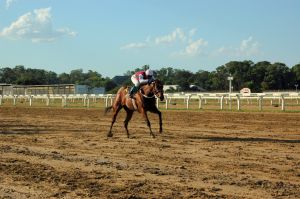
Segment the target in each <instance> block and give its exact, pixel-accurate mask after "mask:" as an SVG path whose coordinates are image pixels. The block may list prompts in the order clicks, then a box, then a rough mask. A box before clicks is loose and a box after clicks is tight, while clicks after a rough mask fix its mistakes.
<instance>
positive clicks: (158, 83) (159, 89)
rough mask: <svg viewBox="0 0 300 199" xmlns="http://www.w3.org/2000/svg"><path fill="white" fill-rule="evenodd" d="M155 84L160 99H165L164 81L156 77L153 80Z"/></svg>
mask: <svg viewBox="0 0 300 199" xmlns="http://www.w3.org/2000/svg"><path fill="white" fill-rule="evenodd" d="M152 84H153V92H154V94H155V95H156V97H157V98H159V99H160V101H163V100H164V98H165V97H164V84H163V82H162V81H160V80H158V79H156V80H154V81H153V82H152Z"/></svg>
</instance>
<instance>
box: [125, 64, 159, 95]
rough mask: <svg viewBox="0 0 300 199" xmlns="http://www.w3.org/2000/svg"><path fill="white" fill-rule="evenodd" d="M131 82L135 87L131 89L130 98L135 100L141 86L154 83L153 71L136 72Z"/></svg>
mask: <svg viewBox="0 0 300 199" xmlns="http://www.w3.org/2000/svg"><path fill="white" fill-rule="evenodd" d="M131 81H132V83H133V84H134V86H132V87H131V89H130V93H129V96H130V98H133V96H134V94H135V93H136V92H137V91H138V89H139V88H140V85H144V84H150V83H151V82H152V81H154V76H153V71H152V70H151V69H148V70H146V71H139V72H136V73H135V74H133V75H132V76H131Z"/></svg>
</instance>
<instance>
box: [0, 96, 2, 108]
mask: <svg viewBox="0 0 300 199" xmlns="http://www.w3.org/2000/svg"><path fill="white" fill-rule="evenodd" d="M0 106H2V95H0Z"/></svg>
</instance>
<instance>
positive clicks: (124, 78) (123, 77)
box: [112, 75, 130, 86]
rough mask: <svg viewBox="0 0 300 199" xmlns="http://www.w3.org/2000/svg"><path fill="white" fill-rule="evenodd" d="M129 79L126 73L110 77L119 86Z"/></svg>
mask: <svg viewBox="0 0 300 199" xmlns="http://www.w3.org/2000/svg"><path fill="white" fill-rule="evenodd" d="M129 79H130V76H128V75H117V76H114V77H113V78H112V81H113V82H115V83H116V84H117V85H118V86H121V85H123V84H124V83H125V82H126V81H128V80H129Z"/></svg>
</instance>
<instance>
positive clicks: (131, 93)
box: [129, 86, 138, 98]
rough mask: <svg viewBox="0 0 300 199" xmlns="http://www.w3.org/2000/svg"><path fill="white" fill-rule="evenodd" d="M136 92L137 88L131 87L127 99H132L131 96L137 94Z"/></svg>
mask: <svg viewBox="0 0 300 199" xmlns="http://www.w3.org/2000/svg"><path fill="white" fill-rule="evenodd" d="M137 90H138V87H136V86H132V87H131V89H130V92H129V97H130V98H133V96H134V94H135V93H136V92H137Z"/></svg>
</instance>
